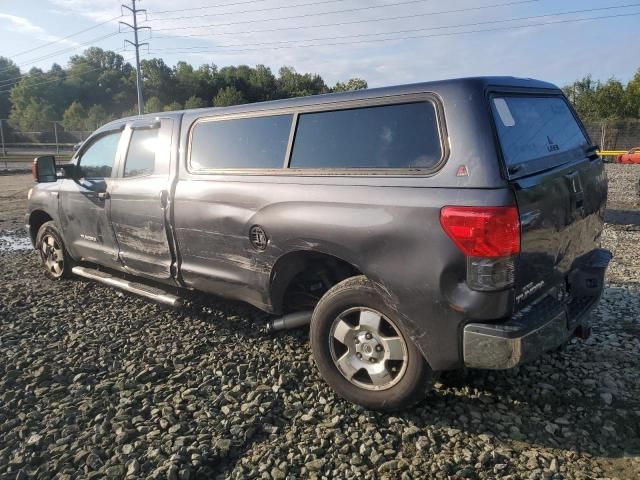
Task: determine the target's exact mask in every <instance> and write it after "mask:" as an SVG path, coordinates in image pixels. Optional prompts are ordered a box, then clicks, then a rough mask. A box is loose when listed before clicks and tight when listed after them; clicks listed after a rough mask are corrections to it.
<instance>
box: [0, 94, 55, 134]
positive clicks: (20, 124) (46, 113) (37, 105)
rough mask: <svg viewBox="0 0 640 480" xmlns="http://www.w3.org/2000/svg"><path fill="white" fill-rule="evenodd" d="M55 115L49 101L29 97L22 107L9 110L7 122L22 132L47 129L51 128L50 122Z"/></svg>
mask: <svg viewBox="0 0 640 480" xmlns="http://www.w3.org/2000/svg"><path fill="white" fill-rule="evenodd" d="M56 117H57V115H56V112H55V110H54V109H53V106H51V104H50V103H47V102H46V101H45V100H41V99H39V98H31V99H29V100H28V101H27V105H26V106H25V107H24V108H23V109H21V110H19V111H18V110H15V109H12V110H11V116H10V117H9V122H10V123H11V126H12V127H13V128H15V129H16V130H20V131H23V132H28V131H49V130H51V129H52V128H53V126H52V122H53V121H54V120H55V119H56Z"/></svg>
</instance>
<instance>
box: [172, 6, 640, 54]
mask: <svg viewBox="0 0 640 480" xmlns="http://www.w3.org/2000/svg"><path fill="white" fill-rule="evenodd" d="M638 6H640V3H634V4H629V5H621V6H617V7H600V8H588V9H583V10H573V11H569V12H558V13H548V14H544V15H529V16H526V17H516V18H508V19H501V20H488V21H484V22H473V23H461V24H455V25H440V26H437V27H426V28H412V29H406V30H396V31H392V32H376V33H362V34H353V35H341V36H333V37H319V38H309V39H303V40H280V41H276V42H259V43H239V44H231V45H218V48H234V47H248V46H269V45H277V44H287V43H300V42H319V41H325V40H341V39H346V38H358V37H371V36H381V35H398V34H402V33H415V32H425V31H431V30H444V29H448V28H464V27H477V26H481V25H493V24H496V23H507V22H517V21H522V20H536V19H539V18H547V17H555V16H560V15H573V14H576V13H589V12H596V11H603V10H612V9H618V8H630V7H638ZM203 48H205V49H206V48H209V47H208V46H204V45H203V46H194V47H175V48H169V49H166V50H167V51H169V50H176V51H177V50H195V49H203Z"/></svg>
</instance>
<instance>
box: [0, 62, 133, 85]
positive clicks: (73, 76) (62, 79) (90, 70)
mask: <svg viewBox="0 0 640 480" xmlns="http://www.w3.org/2000/svg"><path fill="white" fill-rule="evenodd" d="M134 58H135V57H131V58H126V59H124V61H125V62H128V61H130V60H133V59H134ZM97 70H105V69H104V67H102V66H100V67H95V68H90V69H89V70H84V71H82V72H78V73H72V74H69V75H65V76H64V78H53V79H51V80H45V81H43V82H36V83H32V84H30V85H29V86H30V87H35V86H38V85H46V84H48V83H54V82H60V81H64V80H66V79H68V78H76V77H78V76H82V75H85V74H87V73H89V72H95V71H97ZM9 91H11V89H8V90H0V93H6V92H9Z"/></svg>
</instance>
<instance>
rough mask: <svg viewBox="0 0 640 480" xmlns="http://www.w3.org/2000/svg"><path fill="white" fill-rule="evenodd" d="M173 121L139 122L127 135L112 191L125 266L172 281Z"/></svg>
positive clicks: (114, 219) (115, 225)
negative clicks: (170, 210) (171, 187)
mask: <svg viewBox="0 0 640 480" xmlns="http://www.w3.org/2000/svg"><path fill="white" fill-rule="evenodd" d="M172 131H173V120H172V119H170V118H162V119H152V120H146V119H145V120H139V121H136V122H133V123H130V124H128V125H127V127H126V129H125V131H124V134H123V136H124V143H125V152H126V153H124V154H123V155H122V161H121V162H120V164H119V165H118V168H117V175H116V176H115V178H114V179H113V181H112V186H111V191H110V201H111V222H112V225H113V231H114V233H115V236H116V239H117V242H118V246H119V255H120V261H121V262H122V264H124V266H125V267H126V269H127V270H128V271H130V272H132V273H135V274H137V275H143V276H146V277H150V278H153V279H156V280H167V279H170V278H171V265H172V263H173V255H172V251H171V247H170V243H169V236H168V233H169V232H168V222H169V219H168V213H167V212H168V203H169V189H170V175H169V166H170V165H169V163H170V152H171V140H172Z"/></svg>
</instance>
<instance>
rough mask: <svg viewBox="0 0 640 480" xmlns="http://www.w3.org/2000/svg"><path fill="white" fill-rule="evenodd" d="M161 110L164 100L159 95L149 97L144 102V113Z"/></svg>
mask: <svg viewBox="0 0 640 480" xmlns="http://www.w3.org/2000/svg"><path fill="white" fill-rule="evenodd" d="M161 111H162V102H161V101H160V99H159V98H158V97H151V98H147V101H146V102H145V103H144V113H157V112H161ZM136 112H137V111H136Z"/></svg>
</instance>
